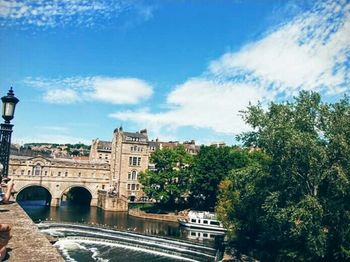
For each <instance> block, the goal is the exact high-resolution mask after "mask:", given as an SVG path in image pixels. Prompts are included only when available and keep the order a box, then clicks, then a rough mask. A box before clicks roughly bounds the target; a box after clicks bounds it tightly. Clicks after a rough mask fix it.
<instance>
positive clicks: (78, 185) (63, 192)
mask: <svg viewBox="0 0 350 262" xmlns="http://www.w3.org/2000/svg"><path fill="white" fill-rule="evenodd" d="M74 188H83V189H84V190H85V191H87V192H88V193H89V194H90V205H92V202H93V199H94V197H95V194H94V193H93V191H92V190H91V188H89V187H88V186H86V185H82V184H73V185H69V186H68V187H65V189H64V190H62V191H61V193H60V200H62V199H63V198H64V196H65V194H66V193H68V192H71V190H72V189H74Z"/></svg>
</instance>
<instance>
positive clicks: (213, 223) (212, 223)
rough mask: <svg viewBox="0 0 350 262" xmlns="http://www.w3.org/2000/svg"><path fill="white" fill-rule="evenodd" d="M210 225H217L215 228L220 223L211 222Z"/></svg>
mask: <svg viewBox="0 0 350 262" xmlns="http://www.w3.org/2000/svg"><path fill="white" fill-rule="evenodd" d="M210 225H215V226H219V225H220V223H219V222H217V221H210Z"/></svg>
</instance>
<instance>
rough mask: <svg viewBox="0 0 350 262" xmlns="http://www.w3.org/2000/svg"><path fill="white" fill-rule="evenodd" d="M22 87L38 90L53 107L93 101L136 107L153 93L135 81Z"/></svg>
mask: <svg viewBox="0 0 350 262" xmlns="http://www.w3.org/2000/svg"><path fill="white" fill-rule="evenodd" d="M24 84H26V85H29V86H32V87H36V88H40V89H42V90H43V91H44V95H43V99H44V101H46V102H49V103H57V104H69V103H75V102H82V101H93V100H95V101H102V102H106V103H112V104H136V103H138V102H140V101H142V100H145V99H148V98H149V97H150V96H151V95H152V93H153V88H152V86H150V85H149V84H148V83H147V82H145V81H143V80H140V79H137V78H113V77H101V76H96V77H70V78H62V79H47V78H26V79H25V80H24Z"/></svg>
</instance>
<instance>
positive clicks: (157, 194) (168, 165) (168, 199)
mask: <svg viewBox="0 0 350 262" xmlns="http://www.w3.org/2000/svg"><path fill="white" fill-rule="evenodd" d="M150 161H151V163H153V164H155V169H154V170H146V171H145V172H143V173H141V174H140V182H141V183H142V185H143V186H144V192H145V193H146V194H147V195H148V197H150V198H153V199H155V200H157V201H158V202H159V203H160V204H161V205H163V206H166V207H169V206H172V207H173V206H175V205H177V204H180V203H182V202H184V200H185V198H187V194H188V189H189V172H188V167H189V165H190V164H191V163H192V161H193V158H192V156H191V155H190V154H188V153H187V152H186V150H185V148H184V147H183V146H181V145H179V146H176V147H175V148H164V149H158V150H156V151H155V152H154V153H153V154H152V155H151V158H150Z"/></svg>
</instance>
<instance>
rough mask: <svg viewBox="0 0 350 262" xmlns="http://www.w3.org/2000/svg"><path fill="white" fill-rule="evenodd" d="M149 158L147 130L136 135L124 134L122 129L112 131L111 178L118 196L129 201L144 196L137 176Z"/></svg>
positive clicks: (146, 164) (145, 167)
mask: <svg viewBox="0 0 350 262" xmlns="http://www.w3.org/2000/svg"><path fill="white" fill-rule="evenodd" d="M149 156H150V153H149V149H148V136H147V130H145V129H144V130H141V131H140V132H136V133H130V132H124V131H123V129H122V128H117V129H116V130H114V134H113V140H112V157H111V177H112V185H113V186H115V187H116V188H117V192H118V193H119V195H121V196H125V197H127V198H128V199H129V200H130V201H135V200H139V199H140V198H141V197H143V196H144V193H143V191H142V185H141V184H140V183H139V181H138V176H139V174H140V172H142V171H145V170H146V169H147V168H148V164H149Z"/></svg>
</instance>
